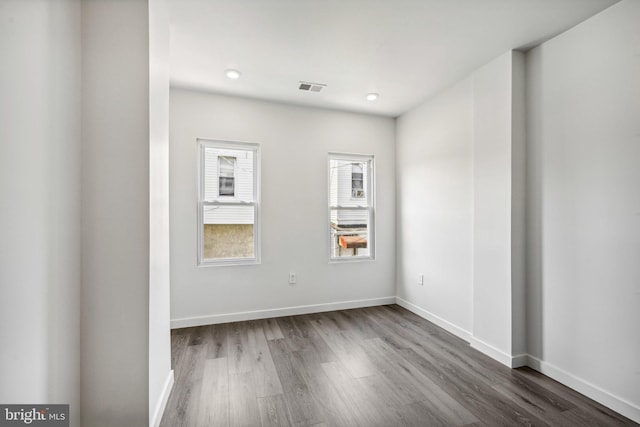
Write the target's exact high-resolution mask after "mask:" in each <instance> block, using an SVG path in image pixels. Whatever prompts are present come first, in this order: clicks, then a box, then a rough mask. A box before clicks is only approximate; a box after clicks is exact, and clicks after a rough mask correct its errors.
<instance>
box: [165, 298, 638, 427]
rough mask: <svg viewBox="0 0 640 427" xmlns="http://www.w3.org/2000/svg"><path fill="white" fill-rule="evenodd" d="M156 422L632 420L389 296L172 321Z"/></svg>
mask: <svg viewBox="0 0 640 427" xmlns="http://www.w3.org/2000/svg"><path fill="white" fill-rule="evenodd" d="M171 339H172V359H173V360H172V363H173V367H174V369H175V380H176V382H175V385H174V387H173V391H172V393H171V396H170V397H169V402H168V404H167V408H166V410H165V414H164V417H163V419H162V424H161V426H163V427H177V426H288V425H292V426H334V425H335V426H349V427H352V426H385V427H389V426H462V425H473V426H482V425H486V426H499V425H508V426H511V425H552V426H609V425H637V424H635V423H633V422H631V421H630V420H628V419H626V418H624V417H622V416H621V415H619V414H617V413H615V412H613V411H611V410H609V409H607V408H605V407H604V406H602V405H600V404H598V403H596V402H594V401H592V400H590V399H588V398H586V397H584V396H582V395H580V394H578V393H577V392H575V391H573V390H571V389H569V388H567V387H564V386H563V385H561V384H559V383H557V382H555V381H553V380H551V379H549V378H547V377H545V376H543V375H541V374H539V373H537V372H535V371H533V370H531V369H528V368H524V369H514V370H512V369H508V368H506V367H504V366H503V365H501V364H499V363H498V362H496V361H494V360H492V359H490V358H488V357H486V356H484V355H483V354H481V353H479V352H478V351H476V350H474V349H472V348H470V347H469V345H468V344H467V343H466V342H464V341H462V340H460V339H459V338H457V337H455V336H453V335H451V334H449V333H448V332H446V331H444V330H442V329H441V328H439V327H437V326H435V325H433V324H432V323H430V322H428V321H426V320H424V319H422V318H420V317H418V316H416V315H414V314H413V313H411V312H409V311H407V310H404V309H403V308H401V307H399V306H397V305H390V306H383V307H372V308H363V309H355V310H343V311H335V312H329V313H319V314H309V315H303V316H291V317H280V318H277V319H267V320H255V321H248V322H236V323H228V324H220V325H211V326H203V327H196V328H185V329H177V330H174V331H172V335H171Z"/></svg>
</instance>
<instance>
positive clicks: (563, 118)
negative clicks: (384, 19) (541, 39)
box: [527, 0, 640, 420]
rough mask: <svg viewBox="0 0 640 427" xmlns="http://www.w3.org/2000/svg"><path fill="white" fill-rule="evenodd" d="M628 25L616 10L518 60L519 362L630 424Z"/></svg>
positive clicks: (638, 70) (638, 194) (633, 204)
mask: <svg viewBox="0 0 640 427" xmlns="http://www.w3.org/2000/svg"><path fill="white" fill-rule="evenodd" d="M639 22H640V2H638V1H634V0H625V1H622V2H620V3H618V4H616V5H614V6H612V7H611V8H609V9H607V10H605V11H604V12H602V13H600V14H599V15H596V16H594V17H593V18H591V19H589V20H587V21H585V22H584V23H582V24H580V25H578V26H576V27H574V28H573V29H571V30H569V31H567V32H566V33H564V34H562V35H560V36H558V37H556V38H554V39H552V40H550V41H548V42H546V43H544V44H543V45H541V46H540V47H538V48H536V49H534V50H533V51H531V52H529V54H528V55H527V62H528V64H527V78H528V86H527V92H528V105H527V107H528V116H527V120H528V141H527V143H528V145H529V151H528V189H527V190H528V191H527V193H528V198H527V204H528V206H527V215H528V236H527V237H528V242H529V245H528V253H529V259H528V272H527V280H528V295H527V296H528V313H529V314H528V336H529V342H528V345H529V351H530V353H531V354H532V355H533V356H535V357H536V358H538V359H540V360H541V361H542V362H544V363H546V364H548V365H551V366H553V367H556V368H558V369H559V370H562V371H564V372H565V373H566V374H568V376H569V377H573V378H578V379H579V380H580V381H582V382H583V383H587V384H590V385H591V386H593V387H595V388H596V389H599V390H600V391H604V392H606V393H608V394H609V396H610V397H611V396H612V395H613V396H617V398H618V399H620V400H625V401H627V402H628V403H629V404H630V405H635V408H636V409H635V414H636V416H635V419H636V420H638V419H640V368H639V367H638V360H640V332H639V326H640V262H638V261H639V260H640V25H638V23H639ZM611 400H612V401H613V400H615V399H611ZM629 408H630V406H628V407H627V412H626V413H627V414H630V413H629V411H628V410H629Z"/></svg>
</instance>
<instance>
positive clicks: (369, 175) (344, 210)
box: [328, 153, 375, 261]
mask: <svg viewBox="0 0 640 427" xmlns="http://www.w3.org/2000/svg"><path fill="white" fill-rule="evenodd" d="M328 174H329V248H330V254H329V255H330V259H331V260H333V261H338V260H358V259H373V258H374V253H375V252H374V237H375V236H374V203H373V202H374V200H373V156H363V155H352V154H337V153H332V154H330V155H329V173H328Z"/></svg>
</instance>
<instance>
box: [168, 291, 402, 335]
mask: <svg viewBox="0 0 640 427" xmlns="http://www.w3.org/2000/svg"><path fill="white" fill-rule="evenodd" d="M395 302H396V297H384V298H372V299H362V300H354V301H340V302H331V303H326V304H313V305H299V306H295V307H284V308H273V309H267V310H256V311H243V312H238V313H226V314H212V315H210V316H198V317H184V318H181V319H173V320H171V329H178V328H188V327H191V326H204V325H215V324H217V323H229V322H240V321H244V320H256V319H268V318H271V317H282V316H295V315H298V314H309V313H322V312H324V311H334V310H347V309H350V308H361V307H374V306H377V305H388V304H395Z"/></svg>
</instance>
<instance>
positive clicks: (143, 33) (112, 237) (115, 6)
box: [81, 0, 161, 426]
mask: <svg viewBox="0 0 640 427" xmlns="http://www.w3.org/2000/svg"><path fill="white" fill-rule="evenodd" d="M148 9H149V4H148V2H147V1H146V0H131V1H102V0H89V1H84V2H83V3H82V180H81V181H82V298H81V302H82V307H81V390H82V395H81V412H82V414H81V418H82V423H81V424H82V425H83V426H125V425H126V426H147V425H148V424H149V368H150V366H149V333H150V330H151V329H150V319H149V313H150V311H149V301H150V300H149V276H150V272H149V265H150V264H149V236H150V231H149V227H150V221H149V199H150V191H149V188H150V186H149V176H150V175H149V173H150V167H149V159H150V152H149V136H150V135H149V134H150V126H149V125H150V122H149V108H150V105H149V90H150V88H149V86H150V81H149V10H148ZM156 107H158V108H161V105H157V106H156ZM155 132H161V130H160V129H159V128H158V129H156V128H154V135H156V134H155ZM158 143H159V144H161V142H158ZM156 273H158V272H156Z"/></svg>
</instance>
